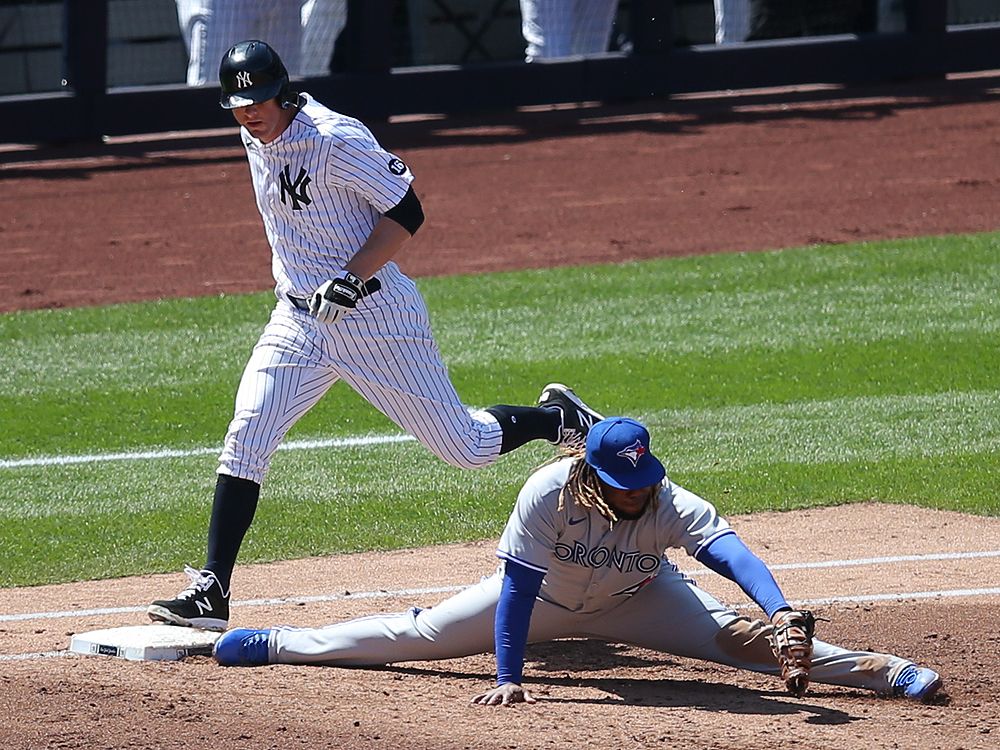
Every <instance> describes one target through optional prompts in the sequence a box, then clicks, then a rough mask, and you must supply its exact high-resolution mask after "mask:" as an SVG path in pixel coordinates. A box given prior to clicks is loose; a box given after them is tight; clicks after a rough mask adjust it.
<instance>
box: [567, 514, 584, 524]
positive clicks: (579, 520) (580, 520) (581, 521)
mask: <svg viewBox="0 0 1000 750" xmlns="http://www.w3.org/2000/svg"><path fill="white" fill-rule="evenodd" d="M586 520H587V517H586V516H584V517H583V518H571V519H569V525H570V526H576V525H577V524H578V523H583V522H584V521H586Z"/></svg>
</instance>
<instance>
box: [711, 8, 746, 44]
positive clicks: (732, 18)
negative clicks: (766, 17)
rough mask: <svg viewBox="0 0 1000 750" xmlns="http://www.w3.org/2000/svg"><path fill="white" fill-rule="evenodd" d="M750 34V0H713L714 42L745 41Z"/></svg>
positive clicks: (730, 42) (732, 42)
mask: <svg viewBox="0 0 1000 750" xmlns="http://www.w3.org/2000/svg"><path fill="white" fill-rule="evenodd" d="M748 36H750V0H715V43H716V44H735V43H738V42H745V41H746V40H747V37H748Z"/></svg>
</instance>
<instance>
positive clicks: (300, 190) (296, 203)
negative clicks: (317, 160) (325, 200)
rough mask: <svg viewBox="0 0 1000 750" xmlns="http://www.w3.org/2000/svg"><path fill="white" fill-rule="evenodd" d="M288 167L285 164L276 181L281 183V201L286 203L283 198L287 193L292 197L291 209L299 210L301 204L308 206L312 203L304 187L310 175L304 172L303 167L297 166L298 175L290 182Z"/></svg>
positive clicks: (310, 180)
mask: <svg viewBox="0 0 1000 750" xmlns="http://www.w3.org/2000/svg"><path fill="white" fill-rule="evenodd" d="M289 168H290V165H288V164H286V165H285V168H284V169H283V170H282V171H281V174H280V175H279V177H278V182H279V183H280V184H281V202H282V203H285V204H287V203H288V201H287V200H285V196H286V195H287V196H288V197H289V198H291V199H292V210H293V211H301V210H302V206H303V205H306V206H308V205H309V204H310V203H312V198H310V197H309V193H308V192H306V188H308V187H309V183H310V182H312V177H310V176H309V173H308V172H306V170H305V167H299V176H298V177H296V178H295V182H292V178H291V176H290V175H289V173H288V170H289Z"/></svg>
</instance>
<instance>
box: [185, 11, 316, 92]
mask: <svg viewBox="0 0 1000 750" xmlns="http://www.w3.org/2000/svg"><path fill="white" fill-rule="evenodd" d="M311 1H312V2H315V3H316V4H320V3H321V2H324V0H311ZM176 2H177V22H178V24H179V26H180V30H181V36H182V37H183V39H184V46H185V47H186V48H187V51H188V69H187V83H188V85H189V86H204V85H205V84H208V83H212V84H214V83H215V82H216V76H218V73H219V60H221V59H222V56H223V55H224V54H225V53H226V50H228V49H229V48H230V47H232V46H233V45H234V44H236V43H237V42H238V41H240V40H242V39H253V38H257V39H269V40H270V41H271V44H272V45H273V46H274V48H275V49H277V50H278V51H279V52H280V54H281V57H282V59H283V60H284V61H285V66H286V67H287V68H288V70H289V71H291V73H292V75H296V74H297V73H298V71H299V68H300V67H301V66H300V58H301V54H302V49H301V48H302V36H303V33H302V10H303V8H302V4H303V2H302V0H176ZM331 50H332V41H331ZM327 63H329V57H328V58H327Z"/></svg>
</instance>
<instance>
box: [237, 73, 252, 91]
mask: <svg viewBox="0 0 1000 750" xmlns="http://www.w3.org/2000/svg"><path fill="white" fill-rule="evenodd" d="M250 85H251V81H250V71H248V70H241V71H240V72H239V73H237V74H236V87H237V88H241V89H245V88H247V87H248V86H250Z"/></svg>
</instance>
